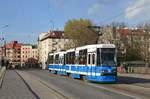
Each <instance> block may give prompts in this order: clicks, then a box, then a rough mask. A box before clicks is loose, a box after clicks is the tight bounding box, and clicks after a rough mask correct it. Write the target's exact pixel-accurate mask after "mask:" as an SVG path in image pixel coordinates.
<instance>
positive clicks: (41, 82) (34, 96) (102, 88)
mask: <svg viewBox="0 0 150 99" xmlns="http://www.w3.org/2000/svg"><path fill="white" fill-rule="evenodd" d="M134 76H135V77H134ZM134 76H133V75H129V74H128V75H120V76H119V78H118V83H117V84H100V83H92V82H84V81H82V80H76V79H72V78H69V77H66V76H60V75H54V74H50V73H49V72H48V71H47V70H24V71H17V72H16V71H15V70H7V71H6V74H5V77H4V81H3V84H2V88H1V89H0V99H149V97H150V88H149V87H148V86H149V84H150V81H149V79H148V77H149V76H145V77H143V76H142V77H141V78H138V77H137V76H136V75H134ZM138 76H139V75H138ZM145 78H146V79H145Z"/></svg>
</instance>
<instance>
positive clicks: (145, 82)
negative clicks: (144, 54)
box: [118, 73, 150, 88]
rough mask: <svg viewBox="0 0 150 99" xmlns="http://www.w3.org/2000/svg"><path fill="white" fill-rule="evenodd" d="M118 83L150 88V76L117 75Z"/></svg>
mask: <svg viewBox="0 0 150 99" xmlns="http://www.w3.org/2000/svg"><path fill="white" fill-rule="evenodd" d="M118 83H121V84H131V85H136V86H141V87H145V88H150V75H147V74H130V73H118Z"/></svg>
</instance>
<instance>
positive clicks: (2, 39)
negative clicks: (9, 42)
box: [0, 24, 8, 67]
mask: <svg viewBox="0 0 150 99" xmlns="http://www.w3.org/2000/svg"><path fill="white" fill-rule="evenodd" d="M7 27H8V24H6V25H4V26H2V27H1V29H4V28H7ZM1 33H2V34H3V31H1ZM0 40H1V41H2V42H3V41H4V48H3V47H2V46H3V44H2V45H1V60H0V61H1V64H0V67H1V66H2V60H3V61H4V57H3V52H4V56H5V57H6V48H5V43H6V41H5V40H4V37H3V35H2V36H1V37H0ZM3 50H4V51H3Z"/></svg>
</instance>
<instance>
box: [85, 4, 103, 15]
mask: <svg viewBox="0 0 150 99" xmlns="http://www.w3.org/2000/svg"><path fill="white" fill-rule="evenodd" d="M100 9H101V5H100V4H97V3H96V4H93V5H92V6H91V7H90V8H89V10H88V14H89V15H93V14H97V13H98V12H99V10H100Z"/></svg>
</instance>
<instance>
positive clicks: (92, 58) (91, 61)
mask: <svg viewBox="0 0 150 99" xmlns="http://www.w3.org/2000/svg"><path fill="white" fill-rule="evenodd" d="M87 62H88V63H87V64H88V67H89V72H90V75H92V76H95V75H96V54H95V53H88V61H87Z"/></svg>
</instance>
